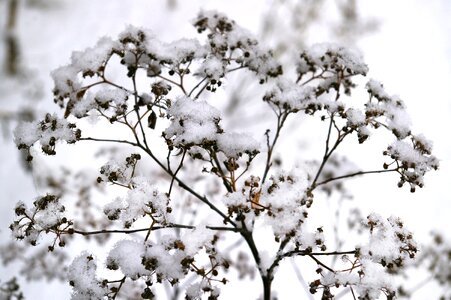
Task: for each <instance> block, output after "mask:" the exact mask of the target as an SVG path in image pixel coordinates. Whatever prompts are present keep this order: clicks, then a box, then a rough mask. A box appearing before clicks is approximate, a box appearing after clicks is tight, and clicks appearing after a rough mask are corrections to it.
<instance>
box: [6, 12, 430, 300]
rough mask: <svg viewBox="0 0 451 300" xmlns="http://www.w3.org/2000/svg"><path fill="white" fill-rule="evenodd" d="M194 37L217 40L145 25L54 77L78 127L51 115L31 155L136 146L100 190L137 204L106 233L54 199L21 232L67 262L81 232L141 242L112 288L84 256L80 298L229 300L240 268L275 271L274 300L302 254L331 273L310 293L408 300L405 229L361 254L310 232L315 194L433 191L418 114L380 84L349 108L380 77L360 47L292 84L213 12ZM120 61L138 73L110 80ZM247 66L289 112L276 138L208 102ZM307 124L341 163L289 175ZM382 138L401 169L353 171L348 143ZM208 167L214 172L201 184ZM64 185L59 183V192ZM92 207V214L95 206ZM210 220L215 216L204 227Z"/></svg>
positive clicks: (322, 56)
mask: <svg viewBox="0 0 451 300" xmlns="http://www.w3.org/2000/svg"><path fill="white" fill-rule="evenodd" d="M194 26H195V27H196V29H197V30H198V32H199V33H203V32H206V39H205V43H204V44H202V43H201V42H200V41H198V40H196V39H181V40H178V41H175V42H171V43H166V42H162V41H160V40H159V39H157V38H156V37H155V36H154V34H153V33H152V32H150V31H149V30H145V29H142V28H136V27H132V26H130V27H128V28H126V30H125V31H123V32H122V33H121V34H119V37H118V38H117V39H115V40H113V39H110V38H102V39H101V40H100V41H99V42H98V43H97V44H96V45H95V46H94V47H92V48H88V49H86V50H84V51H79V52H74V53H73V54H72V57H71V62H70V63H69V64H68V65H66V66H63V67H60V68H59V69H57V70H55V71H54V72H53V73H52V76H53V79H54V82H55V88H54V90H53V92H54V95H55V102H56V103H57V104H58V105H59V106H60V107H61V108H62V109H63V110H64V118H59V117H57V116H56V115H50V114H47V115H46V116H45V118H44V120H42V121H40V122H34V123H23V124H21V125H20V126H19V127H18V128H17V129H16V131H15V140H16V143H17V146H18V147H19V149H27V150H28V151H29V150H30V148H32V147H33V146H35V145H38V144H39V146H40V147H41V149H42V151H43V152H44V153H45V154H47V155H55V154H56V148H55V147H56V145H57V144H58V142H60V141H65V142H67V143H75V142H77V143H82V142H86V141H90V142H102V143H113V144H118V145H119V144H120V145H125V146H127V147H129V148H127V149H128V150H127V151H128V153H129V154H128V156H127V157H126V158H125V160H124V159H121V160H118V159H111V160H109V161H108V162H107V163H106V164H104V165H103V166H101V167H99V173H97V175H96V176H97V178H96V179H94V180H93V181H92V185H93V186H95V185H97V186H101V187H103V188H104V189H105V190H108V189H109V188H110V187H111V186H114V187H115V188H119V189H123V190H124V193H123V195H122V196H117V197H115V198H114V199H112V201H109V203H107V204H106V205H104V206H103V208H101V209H100V212H103V215H102V216H101V217H98V218H99V221H92V222H91V223H90V225H91V226H92V227H95V224H108V226H105V227H104V228H98V230H93V231H88V230H84V229H83V228H82V226H83V225H82V223H81V222H80V225H78V224H79V223H77V222H76V221H74V218H73V217H72V212H71V211H70V210H69V209H66V204H64V205H63V203H65V202H64V201H65V200H64V193H61V194H58V193H55V194H47V195H45V196H42V197H39V198H38V199H37V200H36V201H35V202H34V203H33V207H32V208H29V207H27V205H25V204H24V203H22V202H20V203H18V204H17V206H16V210H15V212H16V215H17V220H16V221H14V223H13V224H12V225H11V230H12V231H13V235H14V236H15V237H16V238H17V239H25V240H26V241H28V242H29V243H30V244H31V245H36V244H38V243H39V240H40V238H41V237H42V236H43V235H45V234H49V235H50V236H52V237H53V242H52V243H51V244H50V245H49V246H48V250H49V251H55V252H57V251H56V250H57V249H56V248H57V247H64V246H65V245H66V242H67V241H70V240H71V239H73V237H74V236H76V235H82V236H87V237H89V236H94V235H104V236H105V237H106V238H107V237H111V234H113V233H123V234H132V233H136V235H133V236H130V238H126V239H121V240H116V243H115V244H114V246H113V247H112V249H111V250H110V251H109V253H108V255H107V257H106V258H105V260H104V264H105V266H106V268H107V269H109V270H111V271H112V272H113V273H114V274H117V275H116V276H117V277H115V278H113V279H104V278H100V277H99V276H98V272H97V268H99V265H98V263H97V261H98V260H100V259H101V258H100V255H97V254H96V253H92V252H83V253H82V254H80V255H79V256H78V257H76V258H75V259H74V260H73V262H72V263H71V264H70V266H69V267H68V271H67V280H68V281H69V282H70V285H71V286H72V288H73V293H72V299H115V298H117V297H122V298H128V297H132V296H131V295H137V294H138V295H140V296H141V297H142V298H144V299H154V298H156V297H157V296H156V295H157V293H158V292H157V291H158V288H157V287H156V286H158V284H164V283H166V284H170V285H171V286H173V288H174V290H176V291H177V293H175V292H174V294H175V295H178V293H180V291H179V289H182V292H183V293H184V294H185V298H186V299H201V298H203V297H204V295H206V296H205V297H208V299H218V297H220V287H221V286H222V285H224V284H226V283H227V282H228V281H229V280H231V279H229V278H227V277H225V274H224V273H225V272H226V271H227V270H228V269H229V268H236V269H237V270H238V272H239V274H240V277H244V276H247V275H251V276H253V275H254V274H259V275H260V277H261V279H262V282H263V297H264V299H265V300H269V299H272V298H271V297H272V290H271V287H272V286H271V284H272V282H273V279H274V276H275V275H276V271H277V269H278V266H279V264H280V263H281V262H282V261H283V260H284V259H286V258H289V257H298V258H306V259H310V260H313V261H314V262H315V263H316V264H317V265H318V269H317V271H316V272H317V274H318V275H319V276H320V278H319V279H313V280H312V281H311V283H310V292H311V293H316V292H318V291H320V290H321V291H322V299H333V298H334V295H333V294H332V292H333V289H348V290H349V291H351V292H352V294H353V295H354V294H355V296H354V297H355V298H356V297H357V298H359V299H378V298H379V297H380V295H381V294H384V295H386V297H387V298H388V299H393V298H394V297H395V295H396V286H395V284H394V281H393V280H392V277H393V276H395V275H396V273H397V272H398V270H402V269H403V268H404V267H405V265H406V264H407V262H408V261H410V260H412V259H413V258H414V257H415V256H416V253H417V251H418V249H417V245H416V242H415V241H414V239H413V237H412V234H411V233H410V232H409V231H408V230H406V229H405V228H404V225H403V223H402V221H400V220H399V219H397V218H394V217H390V218H388V219H385V218H383V217H380V216H379V215H376V214H371V215H370V216H368V218H367V220H366V221H365V222H364V228H363V229H362V230H363V231H364V232H366V233H368V234H367V239H366V240H363V241H362V243H361V244H360V245H355V247H354V248H352V249H350V250H348V251H343V250H342V249H333V250H332V251H330V252H327V251H329V248H330V247H331V246H330V244H332V243H330V242H328V238H327V237H328V235H329V234H330V233H327V232H325V231H324V229H323V227H317V228H315V229H313V230H312V229H311V227H309V226H307V225H308V224H307V223H308V222H309V220H310V209H311V207H312V206H313V205H314V200H315V197H322V196H324V194H323V192H326V195H331V194H332V193H336V192H337V193H340V192H343V187H342V182H343V180H344V179H346V178H350V177H354V176H359V175H365V174H368V173H385V172H393V173H397V174H399V176H400V177H401V179H400V182H399V185H400V186H402V185H403V184H404V183H409V185H410V187H411V190H412V191H414V190H415V187H417V186H419V187H423V184H424V183H423V177H424V175H425V174H426V173H427V172H428V171H429V170H431V169H437V168H438V161H437V159H436V158H435V157H434V156H433V155H432V154H431V143H430V142H429V141H427V140H426V139H425V138H424V137H423V136H421V135H413V134H412V133H411V131H410V128H409V125H410V124H409V121H408V118H407V117H406V113H405V105H404V104H403V102H402V101H401V100H399V99H398V98H397V97H394V96H389V95H388V94H387V93H386V92H385V91H384V89H383V87H382V85H381V84H380V83H378V82H376V81H374V80H370V81H369V82H368V83H367V85H366V89H367V91H368V95H369V99H368V101H367V102H366V103H362V105H361V107H360V108H359V107H355V106H353V105H351V104H350V102H349V101H346V100H347V97H349V96H351V94H352V91H353V89H355V88H357V85H356V84H355V77H357V76H366V74H367V73H368V67H367V65H366V64H365V63H364V61H363V59H362V56H361V54H360V53H358V52H357V51H355V50H351V49H347V48H344V47H341V46H337V45H332V44H320V45H316V46H313V47H312V48H310V49H308V50H305V51H303V52H302V53H301V54H300V56H299V59H298V61H297V68H296V74H295V75H294V76H291V75H286V74H284V73H283V69H282V66H281V65H280V64H278V63H277V61H276V60H275V59H274V58H273V55H272V53H271V51H268V50H265V49H264V48H262V47H261V46H260V45H259V43H258V42H257V40H256V39H255V38H254V37H253V36H252V35H251V34H250V33H249V32H248V31H246V30H244V29H242V28H240V27H239V26H238V25H237V24H235V22H234V21H232V20H230V19H229V18H227V17H226V16H224V15H222V14H220V13H217V12H201V13H200V14H199V15H198V17H197V18H196V19H195V20H194ZM117 65H119V66H120V67H122V71H123V73H124V74H125V75H126V76H124V78H123V79H122V81H121V80H118V81H113V80H111V79H110V69H112V66H115V67H117ZM240 70H244V71H246V70H247V71H248V72H249V73H251V74H254V77H255V78H256V82H257V83H259V84H261V88H262V89H265V90H267V92H266V93H265V94H264V96H263V103H264V105H263V108H268V107H269V109H270V110H272V111H273V112H274V114H275V121H276V122H275V126H274V127H275V130H274V129H272V130H270V129H263V131H262V133H261V136H260V137H255V135H252V134H251V133H238V132H229V131H227V130H225V129H224V128H223V125H222V124H221V120H222V119H223V118H226V116H225V115H223V113H222V112H221V111H220V110H219V109H218V108H216V107H215V106H214V104H213V103H214V102H212V101H209V99H207V98H208V95H211V94H212V93H214V92H216V91H217V90H218V89H219V88H222V87H223V86H225V85H226V80H227V76H228V74H229V73H231V72H238V71H240ZM292 77H294V80H293V78H292ZM300 112H303V113H304V114H306V115H311V116H314V115H317V114H320V117H319V118H320V119H321V120H322V121H324V122H328V126H327V128H328V131H327V140H326V149H325V152H324V154H323V155H322V157H320V159H319V160H316V161H308V162H305V164H304V165H305V169H304V168H301V167H299V168H294V169H292V170H288V171H287V170H280V169H276V167H277V166H276V165H277V162H276V159H275V158H274V153H275V151H276V145H277V142H278V140H279V137H280V135H281V134H282V132H283V130H282V129H283V127H284V124H285V122H286V120H287V119H288V117H289V116H291V115H295V114H298V113H300ZM86 118H89V119H93V118H97V119H103V120H106V121H107V122H105V123H106V124H109V125H108V126H111V128H113V127H114V126H118V127H122V128H125V129H126V130H128V132H129V134H130V136H129V139H119V138H117V139H114V138H113V139H112V138H100V137H93V136H89V135H88V134H89V133H85V132H83V133H82V132H81V131H80V130H79V129H77V127H76V125H75V124H76V123H78V122H82V120H81V119H86ZM68 120H69V121H71V122H73V123H71V122H69V121H68ZM115 128H116V127H115ZM378 128H385V129H387V130H389V131H390V132H391V133H392V134H393V135H394V139H395V140H394V142H392V143H391V144H390V145H389V146H388V147H387V149H386V150H385V151H384V155H386V156H388V157H389V158H390V159H391V161H390V162H388V163H386V164H384V165H383V166H382V167H381V169H380V170H378V169H376V170H371V171H361V170H358V169H357V168H350V166H351V164H350V163H349V161H348V160H347V159H346V158H343V157H342V156H339V155H337V154H336V153H335V151H336V149H337V148H338V147H339V146H340V144H341V143H342V142H343V140H344V139H345V138H347V137H348V136H350V135H353V134H355V136H356V137H357V139H358V141H359V143H364V142H366V141H368V140H369V139H370V136H371V134H372V133H373V131H374V130H375V129H378ZM160 130H161V131H160ZM156 131H160V132H161V136H160V139H159V140H160V142H161V141H162V142H163V143H164V144H163V145H166V147H165V148H166V149H164V151H165V153H164V155H162V154H161V152H159V151H160V150H162V149H159V150H158V151H157V149H156V148H157V145H159V144H158V141H157V138H158V136H157V135H155V134H154V133H155V132H156ZM260 138H261V139H262V140H264V139H266V145H265V144H264V142H260ZM160 145H161V144H160ZM265 146H266V147H265ZM29 160H31V156H30V158H29ZM147 161H150V162H153V163H154V165H155V166H157V167H158V168H159V170H160V178H156V177H157V174H158V173H157V172H141V171H140V167H141V166H142V164H143V163H144V162H147ZM199 164H200V165H201V166H202V171H199V173H200V174H194V173H196V172H197V170H198V169H197V166H198V165H199ZM161 172H162V173H163V174H164V175H161ZM196 176H197V177H196ZM161 178H163V181H162V179H161ZM205 178H207V179H205ZM204 179H205V180H204ZM202 180H204V185H202V183H199V181H202ZM49 182H50V181H49ZM160 182H164V184H160ZM212 182H214V183H215V184H216V186H215V187H218V188H217V189H216V190H215V192H211V189H209V188H210V187H211V184H212ZM218 183H220V184H218ZM49 186H50V184H49ZM62 186H63V185H59V184H56V183H55V182H54V181H52V187H53V188H54V189H57V188H58V187H62ZM201 188H204V190H203V191H200V189H201ZM220 188H221V189H223V190H220ZM61 189H63V188H61ZM88 190H89V188H88V187H85V186H82V188H81V192H80V193H79V194H78V196H79V197H80V198H83V199H84V197H85V196H86V195H89V192H88ZM86 198H89V197H88V196H86ZM193 201H196V205H198V206H196V209H194V212H193V215H194V218H192V219H190V218H189V217H187V215H188V213H187V212H188V211H189V210H190V205H192V202H193ZM315 201H316V200H315ZM94 207H95V206H94ZM79 208H80V209H82V210H88V205H86V204H80V205H79ZM197 208H199V211H200V212H202V213H199V215H196V213H197ZM205 209H207V211H208V212H209V214H207V215H208V216H207V215H203V212H204V211H205ZM89 220H93V219H91V218H90V219H89ZM100 220H103V221H100ZM96 222H99V223H96ZM258 226H266V228H269V229H270V231H271V233H272V236H273V239H271V242H274V243H276V244H277V246H278V251H277V252H276V253H273V254H272V256H271V255H270V254H268V253H267V252H266V251H264V249H261V248H260V246H259V245H257V243H256V241H255V239H254V230H256V228H257V227H258ZM315 227H316V226H315ZM139 233H142V235H140V234H139ZM157 233H159V234H157ZM229 234H230V235H233V234H234V235H238V236H240V237H241V239H242V240H243V241H244V242H245V245H247V247H248V250H249V251H248V252H242V251H240V252H239V254H238V259H237V260H233V259H231V258H230V257H231V256H230V253H228V252H229V250H224V246H223V238H224V236H228V235H229ZM42 243H46V241H44V240H42ZM335 256H338V257H342V262H343V268H342V269H340V268H341V267H340V268H338V267H331V266H329V265H328V264H327V263H326V262H325V261H324V260H323V258H328V257H335ZM97 257H99V258H97ZM250 258H252V259H253V261H254V262H250V261H249V259H250ZM433 266H434V265H433V264H432V265H431V268H435V267H433ZM189 276H192V277H189ZM118 277H119V279H117V278H118ZM190 278H194V279H190ZM182 283H184V284H182ZM10 290H11V291H12V292H14V291H15V290H14V289H11V288H10ZM133 297H135V296H133ZM174 297H175V298H176V296H174ZM175 298H174V299H175Z"/></svg>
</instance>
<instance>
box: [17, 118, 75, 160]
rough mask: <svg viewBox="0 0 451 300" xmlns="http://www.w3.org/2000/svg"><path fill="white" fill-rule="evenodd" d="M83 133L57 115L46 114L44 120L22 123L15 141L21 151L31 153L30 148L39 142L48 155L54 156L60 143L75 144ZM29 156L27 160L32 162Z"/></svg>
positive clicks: (18, 127)
mask: <svg viewBox="0 0 451 300" xmlns="http://www.w3.org/2000/svg"><path fill="white" fill-rule="evenodd" d="M80 136H81V131H80V129H76V126H75V124H73V123H69V122H67V121H66V120H65V119H60V118H58V117H57V116H56V115H51V114H46V116H45V118H44V120H42V121H36V122H29V123H22V124H20V125H18V126H17V128H16V129H15V130H14V140H15V142H16V145H17V147H18V148H19V149H26V150H27V151H28V153H29V151H30V147H31V146H32V145H33V144H34V143H36V142H39V143H40V144H41V149H42V151H43V152H44V153H46V154H48V155H54V154H56V152H55V146H56V143H57V142H58V141H60V140H61V141H65V142H67V143H70V144H71V143H75V142H76V141H77V140H78V139H80ZM32 159H33V157H32V156H31V155H30V154H29V155H28V158H27V160H32Z"/></svg>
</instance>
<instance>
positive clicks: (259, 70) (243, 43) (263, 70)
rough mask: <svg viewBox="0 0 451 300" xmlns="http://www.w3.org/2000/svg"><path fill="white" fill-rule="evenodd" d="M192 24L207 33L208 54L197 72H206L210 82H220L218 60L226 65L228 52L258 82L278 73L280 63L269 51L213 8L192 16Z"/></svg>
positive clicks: (228, 60) (202, 73) (222, 71)
mask: <svg viewBox="0 0 451 300" xmlns="http://www.w3.org/2000/svg"><path fill="white" fill-rule="evenodd" d="M194 26H195V27H196V28H197V30H198V32H199V33H200V32H203V31H207V33H208V42H209V45H208V46H209V49H208V50H209V52H210V53H211V54H210V55H209V56H208V57H207V60H206V62H205V63H204V65H203V66H202V67H201V69H200V70H199V72H198V73H199V74H200V75H206V76H207V78H209V79H210V80H211V83H212V85H215V84H218V83H219V85H220V81H218V80H219V79H220V78H221V77H223V74H221V73H224V67H221V62H222V63H223V64H228V63H229V62H230V60H231V58H230V57H232V55H231V54H232V53H233V54H234V55H233V56H234V60H235V61H236V63H238V64H240V65H241V66H242V67H245V68H248V69H249V70H251V71H253V72H255V73H256V74H257V76H258V77H259V78H260V82H261V83H263V82H264V81H265V80H266V79H267V78H268V77H277V76H279V75H282V73H283V71H282V66H281V65H280V64H278V63H277V62H276V61H275V60H274V59H273V55H272V53H271V51H265V50H263V49H261V48H260V47H259V46H258V42H257V40H256V39H255V38H254V37H253V36H252V35H251V34H250V33H249V32H247V31H246V30H244V29H243V28H241V27H240V26H238V25H236V24H235V22H234V21H233V20H230V19H229V18H227V17H226V16H225V15H223V14H221V13H218V12H216V11H203V12H201V13H200V14H199V15H198V16H197V18H196V19H195V21H194ZM229 53H230V54H229Z"/></svg>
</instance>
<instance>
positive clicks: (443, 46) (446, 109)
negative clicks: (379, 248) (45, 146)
mask: <svg viewBox="0 0 451 300" xmlns="http://www.w3.org/2000/svg"><path fill="white" fill-rule="evenodd" d="M2 2H5V1H2ZM2 2H0V9H2V10H1V11H0V14H1V15H2V16H3V15H4V13H3V9H4V3H2ZM54 2H55V3H61V5H60V7H59V8H53V9H52V10H50V11H41V10H38V9H31V10H30V9H27V10H23V11H21V12H20V15H19V33H20V39H21V41H20V42H21V43H22V46H23V55H24V57H23V59H24V61H25V62H27V63H29V64H30V68H31V69H37V70H39V71H38V74H39V77H40V78H41V80H42V81H43V82H44V86H45V93H46V98H45V100H44V101H41V103H40V104H39V108H40V109H42V111H46V110H49V109H50V110H55V109H56V108H55V106H54V105H53V103H52V97H51V88H52V82H51V80H50V78H49V77H48V74H49V72H50V71H51V70H52V69H54V68H56V67H58V66H60V65H62V64H66V63H67V62H68V60H69V57H70V53H71V51H73V50H81V49H83V48H85V47H88V46H92V45H93V44H94V43H95V42H96V41H97V39H98V38H99V37H101V36H103V35H110V36H112V37H114V36H115V35H116V34H117V33H118V32H120V31H121V30H122V29H123V28H124V25H125V24H133V25H138V26H139V25H141V26H145V27H150V28H152V29H153V30H154V32H156V33H157V34H158V35H161V36H160V38H162V39H164V40H175V39H177V38H180V37H184V36H185V35H189V36H194V35H195V30H193V29H192V28H191V26H190V23H189V21H190V20H191V19H192V18H193V17H194V16H195V15H196V13H197V11H198V10H199V7H204V8H206V9H211V8H215V9H217V10H219V11H223V12H225V13H227V14H228V15H229V16H230V17H231V18H233V19H235V20H236V21H237V23H238V24H240V25H241V26H243V27H246V28H248V29H250V30H251V31H252V32H254V33H256V34H257V33H258V32H259V29H260V20H259V13H260V12H261V11H263V10H265V7H264V6H263V5H261V4H262V3H264V1H261V0H253V1H230V0H229V1H201V0H198V1H181V0H180V1H177V2H178V4H179V7H178V8H177V10H176V11H175V12H169V11H167V10H166V9H165V8H164V5H162V3H163V1H113V0H108V1H91V0H77V1H60V2H58V1H54ZM328 2H332V1H328ZM155 3H158V5H155ZM358 3H359V4H360V9H361V11H362V14H363V15H365V16H371V17H374V18H375V19H377V20H379V21H380V24H381V26H380V28H379V30H378V31H377V32H376V33H374V34H369V35H366V36H365V37H364V38H363V39H361V40H359V42H358V46H359V47H360V48H361V50H362V52H363V53H364V56H365V60H366V62H367V64H368V65H369V67H370V74H369V77H374V78H375V79H378V80H380V81H382V82H383V83H384V86H385V87H386V88H387V90H388V92H389V93H393V94H399V95H400V96H401V99H403V100H404V101H405V103H406V104H407V107H408V112H409V113H410V116H411V118H412V123H413V124H414V126H413V128H414V131H415V132H422V133H424V134H425V136H426V137H428V138H429V139H431V140H433V141H434V145H435V151H434V152H435V155H436V156H437V157H439V158H440V159H441V160H442V163H441V169H440V170H439V171H438V172H435V173H431V174H428V175H427V176H426V185H425V187H424V188H423V189H422V190H418V191H417V192H416V193H415V194H410V193H409V192H408V190H407V189H405V188H404V189H401V190H399V189H397V188H396V182H397V180H396V179H397V178H395V177H394V175H393V176H392V177H389V178H383V177H384V176H380V177H378V175H375V176H376V177H371V179H369V178H366V179H359V180H355V181H352V182H349V187H350V189H351V190H352V191H353V192H354V194H355V198H356V201H358V199H364V200H365V201H362V202H360V203H364V204H363V205H364V207H363V210H364V213H366V212H370V211H377V212H379V213H381V214H383V215H387V216H388V215H390V214H394V215H398V216H400V217H401V218H403V219H404V220H405V221H406V223H407V226H408V227H409V228H410V229H411V230H412V231H414V233H415V234H417V236H418V237H419V238H420V239H421V240H425V239H426V238H427V236H428V233H429V231H430V230H431V229H441V230H442V231H444V232H447V231H448V232H449V228H451V226H450V225H451V221H450V219H449V216H450V213H449V211H450V205H449V199H450V196H449V184H450V178H451V142H450V139H449V129H450V127H451V126H450V124H449V120H450V119H451V20H450V19H449V17H450V16H451V2H450V1H447V0H442V1H440V0H430V1H425V0H424V1H420V0H398V1H394V0H371V1H369V0H368V1H367V0H365V1H358ZM329 4H330V3H329ZM156 8H158V9H156ZM22 13H23V14H22ZM1 18H3V17H1ZM328 22H331V23H332V22H333V20H325V21H324V23H325V24H327V23H328ZM2 25H3V24H2ZM326 35H327V34H323V33H321V34H318V35H315V36H310V37H309V43H313V42H323V41H325V40H324V37H325V36H326ZM326 41H327V40H326ZM0 54H2V53H1V52H0ZM5 95H6V97H5ZM7 97H8V94H7V93H5V94H3V95H0V108H11V107H15V106H16V104H12V101H13V100H11V99H8V98H7ZM5 99H8V101H5ZM14 101H18V100H14ZM368 143H371V141H369V142H368ZM1 144H2V147H1V148H0V154H1V155H2V156H1V158H0V166H1V167H0V187H1V191H2V193H1V202H0V209H1V211H0V225H1V229H0V230H1V235H0V237H1V238H2V239H3V238H5V237H6V236H7V235H8V232H7V229H6V226H7V225H8V224H9V223H10V222H11V220H12V218H13V216H12V214H13V211H12V207H13V205H14V204H15V203H16V202H17V201H18V200H26V199H31V198H33V197H35V196H36V195H37V194H38V193H39V192H43V191H36V190H35V189H34V187H33V182H32V180H30V178H29V177H27V175H25V174H24V173H23V171H22V169H21V167H19V162H18V155H17V152H16V150H15V147H14V146H13V144H12V143H11V142H8V141H6V140H4V139H2V140H1ZM365 153H366V152H365V151H357V152H356V153H355V155H357V156H359V157H358V159H360V160H362V161H365V156H364V155H365ZM353 155H354V154H353ZM379 155H380V153H379ZM370 159H371V158H370ZM362 186H363V188H362ZM369 190H370V191H371V192H370V193H369V192H368V191H369ZM30 202H31V201H30ZM5 231H6V232H5ZM0 268H3V267H0ZM13 270H14V268H8V269H6V270H2V269H0V279H2V280H5V279H8V278H10V277H11V276H12V274H11V273H12V272H13ZM276 276H280V277H283V275H282V273H278V274H277V275H276ZM257 284H259V282H258V283H257ZM25 290H26V294H28V295H29V296H30V299H32V298H33V299H38V298H36V297H31V296H32V295H40V296H39V299H62V298H67V297H68V292H69V291H70V290H69V287H68V286H66V289H65V290H61V289H60V288H58V286H55V287H53V286H52V288H51V289H45V290H44V289H43V285H42V284H32V285H30V288H29V289H25ZM279 295H280V296H281V299H288V298H286V297H284V294H283V292H282V291H280V292H279ZM421 297H422V296H421V294H419V295H418V299H423V298H421Z"/></svg>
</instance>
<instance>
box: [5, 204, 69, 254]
mask: <svg viewBox="0 0 451 300" xmlns="http://www.w3.org/2000/svg"><path fill="white" fill-rule="evenodd" d="M59 200H60V199H59V198H58V197H57V196H54V195H45V196H42V197H39V198H38V199H37V200H36V201H34V203H33V206H34V207H33V208H28V207H27V206H26V205H25V204H24V203H23V202H19V203H17V205H16V208H15V213H16V216H17V217H19V220H17V221H14V222H13V223H12V224H11V225H10V226H9V228H10V229H11V231H12V234H13V236H14V237H15V238H16V239H19V240H22V239H25V240H26V241H27V242H28V243H30V244H31V245H33V246H35V245H36V244H37V241H38V238H39V236H40V235H41V233H48V232H53V233H55V234H56V238H55V241H54V244H55V242H56V241H57V240H59V241H60V242H59V245H60V246H61V247H62V246H64V241H63V240H62V239H61V237H60V233H61V231H63V230H64V229H65V228H67V227H68V225H69V224H70V222H69V221H68V220H67V219H66V217H65V216H64V214H63V213H64V211H65V207H64V206H63V205H62V204H61V203H60V201H59ZM51 249H53V246H50V247H49V250H51Z"/></svg>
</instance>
